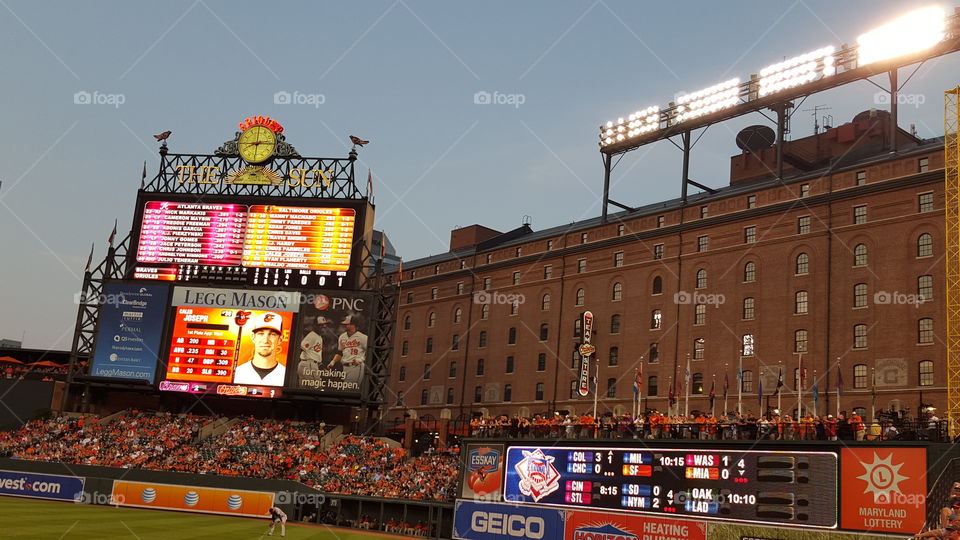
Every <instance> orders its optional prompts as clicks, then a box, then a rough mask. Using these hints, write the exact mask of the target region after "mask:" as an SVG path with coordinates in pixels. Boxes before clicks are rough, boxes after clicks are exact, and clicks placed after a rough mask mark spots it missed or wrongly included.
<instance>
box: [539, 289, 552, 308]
mask: <svg viewBox="0 0 960 540" xmlns="http://www.w3.org/2000/svg"><path fill="white" fill-rule="evenodd" d="M549 310H550V293H547V294H545V295H543V297H542V298H540V311H549Z"/></svg>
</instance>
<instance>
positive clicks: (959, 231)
mask: <svg viewBox="0 0 960 540" xmlns="http://www.w3.org/2000/svg"><path fill="white" fill-rule="evenodd" d="M958 124H960V86H958V87H956V88H954V89H952V90H947V91H946V92H944V93H943V128H944V129H943V132H944V138H943V153H944V162H943V169H944V196H945V199H946V201H945V205H946V208H945V210H944V215H945V217H946V227H945V232H946V236H947V242H946V244H947V260H946V264H947V270H946V274H947V276H946V277H947V423H948V428H949V430H950V436H951V437H956V436H958V435H960V139H958V129H957V128H958V127H960V126H958Z"/></svg>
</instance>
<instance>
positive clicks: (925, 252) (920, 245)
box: [917, 233, 933, 257]
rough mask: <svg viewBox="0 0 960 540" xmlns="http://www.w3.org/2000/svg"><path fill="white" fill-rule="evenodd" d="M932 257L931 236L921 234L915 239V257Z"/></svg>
mask: <svg viewBox="0 0 960 540" xmlns="http://www.w3.org/2000/svg"><path fill="white" fill-rule="evenodd" d="M931 256H933V235H931V234H930V233H923V234H921V235H920V237H919V238H917V257H931Z"/></svg>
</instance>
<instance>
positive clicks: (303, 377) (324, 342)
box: [297, 315, 337, 388]
mask: <svg viewBox="0 0 960 540" xmlns="http://www.w3.org/2000/svg"><path fill="white" fill-rule="evenodd" d="M334 327H335V325H334V324H333V321H331V320H330V319H328V318H326V317H324V316H323V315H319V316H317V317H316V319H315V325H314V327H313V329H311V330H310V332H309V333H308V334H307V335H306V336H304V337H303V339H302V340H300V361H299V362H298V363H297V377H298V379H299V381H300V387H301V388H316V387H317V386H318V385H317V384H316V381H317V380H318V379H319V378H320V377H321V375H320V370H321V369H323V368H324V366H325V365H326V362H324V356H326V358H328V359H329V358H331V357H332V356H333V355H334V354H335V353H331V352H330V349H331V348H334V349H335V348H336V344H337V334H336V332H335V331H334Z"/></svg>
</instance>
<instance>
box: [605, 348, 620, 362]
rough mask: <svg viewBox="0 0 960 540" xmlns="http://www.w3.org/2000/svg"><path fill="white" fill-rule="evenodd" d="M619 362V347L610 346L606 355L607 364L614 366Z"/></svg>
mask: <svg viewBox="0 0 960 540" xmlns="http://www.w3.org/2000/svg"><path fill="white" fill-rule="evenodd" d="M619 363H620V349H619V348H618V347H610V353H609V356H608V357H607V365H608V366H615V365H617V364H619Z"/></svg>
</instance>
